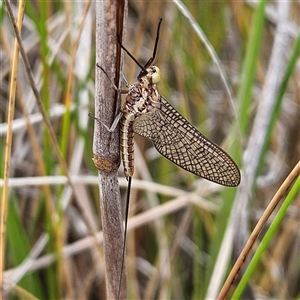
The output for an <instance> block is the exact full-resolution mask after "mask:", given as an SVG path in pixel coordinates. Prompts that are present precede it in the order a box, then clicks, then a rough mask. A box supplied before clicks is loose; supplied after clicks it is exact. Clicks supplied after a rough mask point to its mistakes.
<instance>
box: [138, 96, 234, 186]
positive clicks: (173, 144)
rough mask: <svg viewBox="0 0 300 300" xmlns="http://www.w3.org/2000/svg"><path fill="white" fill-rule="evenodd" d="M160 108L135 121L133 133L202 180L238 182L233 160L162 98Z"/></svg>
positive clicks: (226, 182)
mask: <svg viewBox="0 0 300 300" xmlns="http://www.w3.org/2000/svg"><path fill="white" fill-rule="evenodd" d="M160 100H161V107H160V108H155V109H152V110H151V111H150V112H149V113H145V114H143V115H141V116H140V117H138V118H136V119H135V121H134V124H133V131H134V132H135V133H137V134H139V135H141V136H143V137H146V138H148V139H150V140H151V141H152V142H153V144H154V146H155V148H156V149H157V151H158V152H159V153H161V154H162V155H163V156H164V157H166V158H167V159H169V160H170V161H172V162H173V163H175V164H176V165H178V166H180V167H181V168H183V169H185V170H187V171H189V172H191V173H193V174H195V175H197V176H200V177H203V178H205V179H208V180H211V181H213V182H216V183H219V184H222V185H226V186H237V185H238V184H239V183H240V171H239V169H238V167H237V166H236V164H235V163H234V161H233V160H232V159H231V158H230V157H229V155H228V154H226V153H225V152H224V151H223V150H222V149H221V148H219V147H218V146H217V145H216V144H214V143H213V142H211V141H210V140H209V139H208V138H206V137H205V136H204V135H203V134H201V133H200V132H199V131H198V130H197V129H196V128H195V127H193V126H192V125H191V124H190V123H189V122H188V121H187V120H186V119H185V118H184V117H183V116H182V115H181V114H180V113H179V112H178V111H177V110H176V109H175V108H174V107H173V106H172V105H171V104H170V103H169V102H168V101H167V100H166V99H165V98H163V97H162V96H160Z"/></svg>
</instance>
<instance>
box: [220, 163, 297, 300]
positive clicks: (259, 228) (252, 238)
mask: <svg viewBox="0 0 300 300" xmlns="http://www.w3.org/2000/svg"><path fill="white" fill-rule="evenodd" d="M299 175H300V161H299V162H298V163H297V165H296V166H295V167H294V169H293V170H292V172H291V173H290V174H289V176H288V177H287V178H286V179H285V181H284V182H283V184H282V185H281V186H280V188H279V189H278V191H277V192H276V194H275V195H274V197H273V199H272V200H271V202H270V204H269V205H268V207H267V208H266V210H265V212H264V214H263V215H262V217H261V218H260V220H259V221H258V223H257V224H256V226H255V228H254V229H253V231H252V233H251V235H250V237H249V239H248V241H247V244H246V245H245V247H244V249H243V250H242V252H241V254H240V256H239V257H238V259H237V261H236V263H235V264H234V266H233V268H232V270H231V272H230V274H229V276H228V278H227V280H226V282H225V284H224V286H223V288H222V290H221V291H220V294H219V296H218V298H217V299H218V300H223V299H226V296H227V294H228V291H229V289H230V287H231V285H232V283H233V282H234V281H235V279H236V278H237V277H238V275H239V274H240V271H241V269H242V266H243V264H244V263H245V261H246V259H247V257H248V255H249V253H250V251H251V249H252V247H253V245H254V243H255V241H256V240H257V238H258V236H259V234H260V233H261V231H262V229H263V228H264V226H265V224H266V222H267V221H268V219H269V217H270V216H271V214H272V212H273V211H274V209H275V208H276V206H277V205H278V203H279V202H280V200H281V199H282V197H283V196H284V194H285V193H286V191H287V190H288V189H289V188H290V187H291V185H292V184H293V182H294V181H295V180H296V179H297V177H298V176H299Z"/></svg>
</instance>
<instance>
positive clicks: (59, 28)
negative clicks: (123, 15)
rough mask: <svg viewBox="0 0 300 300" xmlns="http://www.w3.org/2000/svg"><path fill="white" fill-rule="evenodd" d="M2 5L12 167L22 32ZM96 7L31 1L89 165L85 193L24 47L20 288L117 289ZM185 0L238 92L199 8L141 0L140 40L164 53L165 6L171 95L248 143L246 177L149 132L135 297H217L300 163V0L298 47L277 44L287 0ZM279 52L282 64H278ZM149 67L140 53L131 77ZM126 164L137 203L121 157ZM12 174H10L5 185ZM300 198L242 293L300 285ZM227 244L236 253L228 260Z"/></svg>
mask: <svg viewBox="0 0 300 300" xmlns="http://www.w3.org/2000/svg"><path fill="white" fill-rule="evenodd" d="M287 2H288V1H287ZM0 5H1V6H0V9H1V14H0V26H1V39H0V51H1V56H0V63H1V72H0V74H1V86H0V87H1V93H0V97H1V98H0V104H1V105H0V122H1V124H0V126H1V127H0V128H1V130H0V136H1V137H0V138H1V147H0V156H1V165H2V166H4V149H5V148H4V147H5V137H6V134H7V123H6V122H7V114H8V99H9V94H10V89H9V88H10V81H11V70H12V62H13V57H12V54H13V51H12V49H13V43H14V34H13V31H12V26H11V24H10V21H9V18H8V16H7V13H6V10H5V5H4V2H1V4H0ZM88 5H89V3H88V2H77V1H74V2H72V1H26V6H25V15H24V19H23V25H22V26H23V27H22V41H23V44H24V47H25V49H26V52H27V55H28V58H29V61H30V64H31V68H32V71H33V74H34V78H35V82H36V84H37V87H38V89H39V93H40V96H41V99H42V103H43V105H44V108H45V110H46V112H47V115H48V117H49V118H50V120H51V125H52V128H53V130H54V132H55V135H56V138H57V140H58V146H59V148H60V150H61V153H62V155H63V157H64V159H65V161H66V163H67V165H68V168H69V170H70V174H71V175H72V176H75V177H74V185H75V194H73V193H72V192H71V190H70V188H69V187H68V186H66V182H67V180H66V178H65V176H64V172H63V170H62V168H61V166H60V164H59V162H58V159H57V156H56V155H55V151H54V150H53V145H52V144H51V141H50V138H49V135H48V133H47V131H46V129H45V125H44V123H43V119H42V117H41V114H40V112H39V109H38V106H37V103H36V100H35V98H34V96H33V93H32V90H31V88H30V85H29V83H28V80H27V77H26V70H25V68H24V64H23V63H22V61H21V60H20V62H19V65H18V72H17V78H16V84H17V87H16V104H15V112H14V120H13V124H12V129H13V133H12V152H11V159H10V164H11V167H10V177H11V178H12V180H10V190H9V201H8V215H7V224H6V252H5V264H6V265H5V272H4V278H5V281H4V283H5V285H4V288H5V292H6V293H7V299H29V298H32V299H34V298H39V299H61V298H65V299H104V298H105V297H106V293H105V269H104V261H103V250H102V245H101V242H102V235H101V221H100V215H101V211H100V209H99V207H100V206H99V201H101V199H99V191H98V185H97V183H98V178H97V170H96V168H95V166H94V164H93V161H92V156H93V153H92V142H93V141H92V139H93V122H94V121H93V120H92V119H89V118H88V113H89V111H91V112H93V111H94V70H95V65H96V62H95V15H94V11H95V9H94V7H93V6H94V5H95V3H91V6H90V7H89V6H88ZM185 5H186V7H187V10H188V11H189V12H190V13H191V14H192V16H193V17H194V19H195V22H196V23H197V24H198V25H199V26H200V27H201V29H202V30H203V32H204V34H205V35H206V37H207V38H208V40H209V42H210V43H211V45H212V46H213V49H214V51H215V52H216V53H217V55H218V58H219V60H220V61H221V64H222V68H223V70H224V72H225V74H226V75H227V78H228V82H230V86H231V87H232V90H233V94H234V95H235V97H234V98H232V99H230V98H229V96H228V92H227V91H226V89H225V87H224V83H223V81H222V80H221V77H220V72H219V70H218V69H217V67H216V64H215V63H214V61H213V59H212V57H211V56H210V55H209V53H208V51H207V46H205V45H204V44H203V43H202V41H201V40H200V38H199V36H198V35H197V34H196V33H195V31H194V30H193V28H192V26H191V25H192V21H191V19H189V18H186V17H185V16H184V15H183V13H182V12H181V11H180V10H179V9H178V7H177V6H176V5H175V4H174V3H173V2H165V1H161V2H152V1H129V7H128V24H127V33H126V42H125V46H126V47H127V48H128V50H129V51H130V52H131V53H132V54H133V56H134V57H136V58H137V59H138V60H139V61H140V62H141V63H145V62H146V61H147V60H148V59H149V57H150V56H151V55H152V51H153V46H154V41H155V34H156V28H157V24H158V19H159V18H160V17H162V18H163V23H162V26H161V32H160V40H159V45H158V53H157V57H156V60H155V65H157V66H158V67H159V68H160V69H161V72H162V80H161V83H160V84H159V87H158V88H159V91H160V94H161V95H163V96H164V97H165V98H166V99H168V100H169V102H170V103H171V104H172V105H173V106H174V107H175V108H176V109H177V110H178V111H180V112H181V113H182V115H183V116H185V118H186V119H188V120H189V121H190V122H191V123H192V124H193V125H195V126H196V127H197V128H198V129H199V130H200V131H201V132H202V133H203V134H205V135H206V136H207V137H209V138H210V139H211V140H213V141H214V142H216V143H217V144H219V145H221V147H222V148H223V149H224V150H225V151H227V152H228V153H230V154H231V155H232V156H233V158H234V159H235V161H236V162H237V163H238V165H239V167H240V169H241V171H242V178H243V179H242V186H241V187H240V188H237V189H230V188H225V187H221V186H218V185H216V184H213V183H210V182H208V181H205V180H202V179H199V178H197V177H196V176H194V175H192V174H189V173H187V172H185V171H184V170H181V169H180V168H178V167H177V166H175V165H174V164H172V163H170V162H169V161H167V160H166V159H165V158H163V157H161V156H160V155H159V154H158V153H157V152H156V150H155V149H153V146H152V144H151V142H150V141H148V140H145V139H143V138H141V137H138V136H136V139H135V140H136V154H135V156H136V162H135V168H136V171H135V178H134V179H133V190H132V195H131V203H130V217H133V216H134V215H139V214H143V213H146V212H148V214H147V215H141V218H140V219H133V218H132V221H134V220H136V221H139V223H138V222H136V223H132V224H133V225H132V227H133V226H135V228H134V230H133V229H132V228H131V230H130V232H129V233H128V240H127V257H126V261H127V272H128V285H129V286H128V291H129V298H130V299H204V298H210V297H215V296H216V295H217V294H216V293H217V292H218V290H219V288H220V286H219V284H220V283H219V282H218V283H217V282H215V281H214V280H215V279H214V278H215V277H213V274H214V273H218V270H219V268H221V265H222V263H221V262H220V261H219V259H221V261H222V262H223V265H224V267H225V275H226V274H227V273H228V272H229V270H230V266H232V264H233V263H234V261H235V258H236V255H238V252H239V250H240V247H241V246H240V244H241V243H242V244H243V243H244V239H246V238H247V236H248V234H249V232H251V229H252V228H253V227H254V226H255V224H256V223H257V221H258V219H259V217H260V216H261V215H262V213H263V211H264V209H265V207H266V206H267V205H268V203H269V202H270V200H271V199H272V197H273V195H274V194H275V193H276V191H277V190H278V188H279V186H280V185H281V184H282V182H283V180H284V179H285V178H286V176H287V175H288V174H289V172H290V171H291V170H292V168H293V167H294V166H295V165H296V163H297V162H298V161H299V153H300V138H299V128H300V126H299V125H300V124H299V120H300V118H299V117H300V113H299V111H300V110H299V105H300V80H299V78H300V76H299V75H300V69H299V48H300V46H299V45H300V42H299V40H300V35H299V21H300V3H299V1H290V2H288V4H287V5H288V7H287V9H288V18H287V20H285V21H286V22H285V23H284V26H283V27H280V28H281V29H282V30H285V36H286V40H284V42H285V44H284V49H285V51H284V55H283V56H282V55H281V54H282V53H281V52H280V51H278V53H277V55H278V57H276V51H274V49H276V42H275V34H276V33H278V32H277V28H278V26H279V25H280V24H281V23H280V22H283V21H284V17H282V16H280V12H281V8H280V1H277V2H276V1H273V2H268V3H265V1H261V2H257V1H185ZM14 9H15V10H14V11H15V14H17V8H16V7H15V6H14ZM103 30H105V28H103ZM274 52H275V53H274ZM271 57H272V59H271ZM276 62H279V63H281V66H282V67H281V69H280V72H279V73H277V72H276V73H275V74H272V71H271V70H273V69H272V68H273V67H274V69H275V70H276ZM138 72H139V68H138V67H137V66H136V65H135V63H134V62H133V61H132V60H131V59H130V58H129V57H128V56H126V55H125V74H126V76H127V78H128V80H129V82H130V83H134V82H135V77H136V75H137V74H138ZM280 73H281V74H280ZM272 75H274V76H275V77H276V76H277V75H278V76H279V77H280V76H281V80H280V82H279V84H278V85H277V88H275V92H274V97H275V98H276V99H275V100H276V101H274V104H273V106H261V105H260V103H261V102H262V101H264V100H265V99H264V97H267V93H268V91H266V87H268V82H269V81H268V80H270V78H272ZM284 76H285V77H284ZM283 78H284V79H285V80H283ZM271 81H272V79H271ZM270 86H271V85H270ZM103 92H105V91H103ZM274 97H273V98H274ZM266 107H267V108H268V109H269V111H268V109H267V110H266ZM264 115H269V116H270V121H269V123H268V124H267V125H266V126H267V128H268V129H267V135H266V137H263V140H265V143H264V146H263V147H262V149H261V151H260V153H259V156H257V157H256V156H254V155H253V157H251V156H252V152H251V148H250V147H249V145H251V143H250V138H249V137H251V138H252V143H254V145H255V141H256V139H257V141H259V140H260V138H261V137H260V136H255V135H254V134H253V124H254V122H255V120H256V118H258V119H259V116H264ZM258 124H259V123H258ZM262 131H263V129H262ZM258 132H259V131H258ZM253 141H254V142H253ZM245 149H246V150H247V151H248V152H247V151H246V153H245ZM247 157H248V158H249V157H250V158H253V159H254V161H255V163H256V164H257V167H256V168H254V171H253V172H254V173H255V174H254V177H253V179H252V181H250V182H249V184H248V185H247V182H246V183H245V182H243V180H246V179H244V175H245V172H246V173H247V170H249V169H250V170H251V165H252V162H251V159H247ZM3 169H4V168H1V178H3ZM119 172H120V173H119V174H120V177H121V178H120V185H121V194H122V198H123V200H124V202H125V198H126V181H125V180H124V178H123V171H122V165H121V166H120V171H119ZM247 174H248V173H247ZM139 179H140V180H143V181H139ZM154 183H156V184H154ZM2 186H3V181H1V191H2ZM243 187H244V189H243ZM1 194H2V192H1ZM242 197H246V198H247V200H246V202H243V203H245V206H244V207H243V208H242V209H241V211H240V212H238V213H237V211H236V210H235V214H236V215H238V216H239V217H240V223H239V226H236V227H235V228H234V232H233V236H234V239H233V241H232V240H230V239H229V240H226V239H225V232H226V230H227V229H228V228H227V226H228V224H230V222H229V220H230V218H232V212H233V211H234V207H235V204H234V203H238V202H239V199H240V198H242ZM1 198H2V197H1ZM1 201H2V200H1ZM241 201H242V200H241ZM153 208H156V210H153ZM299 208H300V199H299V193H298V194H297V195H295V196H294V201H293V202H292V204H291V206H290V207H289V209H288V210H287V213H286V214H285V217H284V220H283V222H282V223H281V225H280V227H279V228H278V229H277V231H276V234H275V236H274V237H273V239H272V241H271V242H270V243H269V244H268V246H267V248H266V250H265V251H264V253H263V255H262V257H261V260H260V262H259V264H258V265H257V267H256V268H255V270H254V272H253V274H252V276H251V277H250V279H249V282H248V285H247V288H246V291H245V293H244V295H243V296H242V298H243V299H255V298H256V299H299V298H300V285H299V282H300V260H299V257H300V255H299V254H300V251H299V250H300V224H299V215H300V212H299ZM151 212H152V213H151ZM158 215H159V216H158ZM146 216H147V217H146ZM134 224H135V225H134ZM267 225H269V224H267ZM235 230H236V231H235ZM96 238H98V240H99V242H97V241H96ZM224 241H225V244H226V243H227V244H228V243H229V244H228V247H229V248H230V249H231V248H233V251H231V250H229V251H230V252H229V253H232V255H230V256H229V258H228V257H226V255H225V257H224V258H223V260H222V251H223V250H222V249H224V248H221V245H222V243H223V244H224ZM257 245H258V244H256V245H255V247H254V251H255V248H256V247H257ZM217 258H218V260H217ZM219 263H220V266H219V265H218V264H219ZM214 270H215V271H214ZM220 272H221V271H220ZM222 280H224V278H223V279H222ZM214 286H215V287H216V290H214ZM213 295H214V296H213Z"/></svg>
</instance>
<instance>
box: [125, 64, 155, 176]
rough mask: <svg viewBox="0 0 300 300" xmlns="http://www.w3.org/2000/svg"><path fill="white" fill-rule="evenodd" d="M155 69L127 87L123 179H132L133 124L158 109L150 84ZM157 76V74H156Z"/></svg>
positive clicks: (153, 89)
mask: <svg viewBox="0 0 300 300" xmlns="http://www.w3.org/2000/svg"><path fill="white" fill-rule="evenodd" d="M157 70H158V68H157V67H151V68H149V69H147V71H148V74H147V75H145V76H143V77H142V78H140V79H139V80H138V82H136V83H135V84H134V85H131V86H130V87H129V91H128V94H127V96H126V100H125V103H124V107H123V108H122V112H123V116H122V119H121V137H120V138H121V154H122V161H123V165H124V174H125V177H126V178H128V177H132V176H133V173H134V141H133V137H134V132H133V123H134V121H135V119H136V118H138V117H139V116H141V115H142V114H145V113H148V112H150V111H151V110H152V109H153V108H155V107H158V108H159V107H160V102H159V94H158V91H157V89H156V84H155V83H153V82H152V76H153V73H156V72H157ZM158 76H159V74H158Z"/></svg>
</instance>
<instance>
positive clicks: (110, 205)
mask: <svg viewBox="0 0 300 300" xmlns="http://www.w3.org/2000/svg"><path fill="white" fill-rule="evenodd" d="M126 19H127V2H126V1H125V0H106V1H97V2H96V61H97V62H98V63H99V64H100V65H101V67H102V68H103V69H104V70H105V71H106V73H107V74H108V76H109V77H110V79H111V80H112V81H113V82H114V83H115V85H116V86H120V85H121V80H122V79H121V78H122V77H121V76H120V74H122V73H121V72H122V56H121V47H120V45H119V44H118V38H117V36H119V37H120V39H121V41H122V37H123V35H124V34H123V26H124V23H125V22H126ZM124 28H125V26H124ZM95 84H96V88H95V115H96V117H97V118H98V119H99V120H101V122H102V123H103V124H106V125H107V126H110V125H111V124H112V123H113V120H114V118H115V116H116V114H117V113H118V112H119V111H120V94H119V93H118V92H117V91H116V90H115V89H114V87H113V86H112V84H111V82H110V81H109V80H108V78H107V77H106V76H105V74H104V73H103V72H102V71H101V70H100V69H99V68H96V74H95ZM119 148H120V143H119V127H117V128H116V130H115V131H114V132H109V131H108V130H107V129H105V127H104V126H103V125H102V124H101V123H100V122H95V128H94V144H93V153H94V163H95V166H96V167H97V169H98V175H99V189H100V199H101V218H102V229H103V237H104V244H103V245H104V254H105V270H106V288H107V299H126V298H127V284H126V272H125V271H124V270H125V269H126V268H125V264H124V266H123V268H124V270H123V276H122V279H121V280H122V283H121V288H120V290H119V286H120V284H119V283H120V282H119V281H120V272H121V268H122V264H121V263H122V255H123V254H122V251H123V249H122V247H123V225H122V214H121V205H120V192H119V184H118V174H117V171H118V167H119V164H120V156H119V153H120V149H119Z"/></svg>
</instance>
